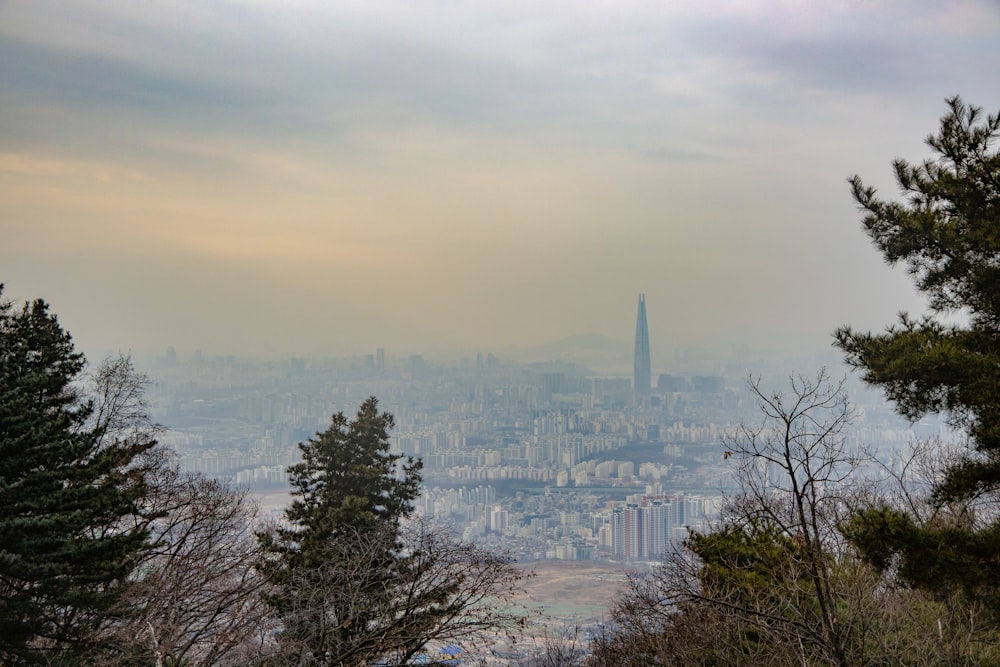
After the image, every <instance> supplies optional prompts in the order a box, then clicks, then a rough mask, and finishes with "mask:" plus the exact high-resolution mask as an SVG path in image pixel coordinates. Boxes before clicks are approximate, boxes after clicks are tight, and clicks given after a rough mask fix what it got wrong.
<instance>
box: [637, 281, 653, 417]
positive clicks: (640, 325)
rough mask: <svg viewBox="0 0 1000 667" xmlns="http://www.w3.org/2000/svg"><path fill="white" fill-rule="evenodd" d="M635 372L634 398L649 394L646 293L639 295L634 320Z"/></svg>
mask: <svg viewBox="0 0 1000 667" xmlns="http://www.w3.org/2000/svg"><path fill="white" fill-rule="evenodd" d="M634 370H635V372H634V373H633V376H632V390H633V391H634V392H635V395H636V398H640V397H644V396H648V395H649V390H650V386H651V379H650V362H649V326H648V325H647V324H646V295H645V294H640V295H639V315H638V316H637V317H636V320H635V365H634Z"/></svg>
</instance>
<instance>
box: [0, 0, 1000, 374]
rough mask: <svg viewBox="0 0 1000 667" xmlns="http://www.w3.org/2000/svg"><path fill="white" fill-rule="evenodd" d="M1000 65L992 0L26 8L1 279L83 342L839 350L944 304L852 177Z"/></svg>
mask: <svg viewBox="0 0 1000 667" xmlns="http://www.w3.org/2000/svg"><path fill="white" fill-rule="evenodd" d="M998 70H1000V3H997V2H996V1H995V0H982V1H979V2H975V1H971V0H970V1H962V0H959V1H956V2H949V3H941V2H916V1H910V0H907V1H903V0H895V1H894V0H885V1H884V2H867V1H864V2H863V1H854V2H838V1H835V0H834V1H830V2H822V3H820V2H780V1H771V0H768V1H766V2H764V1H761V2H748V1H743V2H722V1H719V2H698V3H695V2H650V1H642V2H640V1H636V2H630V1H628V0H616V1H614V2H579V1H577V0H574V1H573V2H566V1H562V0H553V1H548V2H539V1H537V0H534V1H531V2H522V1H517V0H514V1H508V2H487V1H482V2H480V1H476V2H467V3H456V2H438V1H436V0H427V1H425V2H412V1H409V0H407V1H401V2H380V1H365V2H339V1H336V0H334V1H332V2H263V1H247V2H238V1H224V0H218V1H210V2H209V1H198V2H194V1H188V0H170V1H164V2H149V3H146V2H143V3H138V2H133V1H131V0H127V1H105V2H97V1H94V2H79V1H76V0H57V1H49V0H0V282H3V283H5V285H6V286H5V290H4V293H5V296H6V297H7V298H12V299H15V300H18V301H20V300H25V299H32V298H36V297H41V298H44V299H45V300H46V301H48V302H49V303H50V304H51V306H52V309H53V311H54V312H56V313H57V314H58V315H59V318H60V322H61V323H62V324H63V326H64V327H66V328H67V329H68V330H70V331H71V332H72V334H73V336H74V339H75V340H76V342H77V344H78V346H79V347H80V348H81V349H83V350H84V351H86V352H88V354H89V355H93V354H95V353H97V354H102V353H105V352H108V351H131V352H133V353H147V352H150V353H155V352H160V353H162V352H163V351H164V350H165V349H166V348H167V347H168V346H174V347H175V348H176V349H177V351H178V355H179V356H185V355H189V354H190V353H191V352H192V351H193V350H194V349H201V350H203V351H204V352H205V353H227V354H236V355H249V356H267V357H281V356H302V355H323V356H341V355H353V354H363V353H369V352H372V351H374V350H375V348H384V349H385V350H386V354H387V355H388V356H392V355H395V354H399V355H407V354H417V353H423V354H434V353H447V352H448V351H460V350H461V351H476V350H482V351H501V352H502V351H503V350H508V349H512V348H513V346H533V345H540V344H543V343H548V342H551V341H555V340H559V339H562V338H565V337H568V336H574V335H578V334H600V335H602V336H607V337H610V338H612V339H615V340H620V341H623V343H628V342H629V341H630V340H631V338H632V336H633V333H634V327H635V315H636V302H637V295H638V294H639V293H640V292H643V293H645V295H646V304H647V312H648V320H649V327H650V337H651V342H652V347H653V349H654V356H655V351H656V350H670V349H680V348H685V347H687V346H720V347H728V346H732V345H747V346H749V347H750V348H751V349H754V350H762V349H769V350H776V351H778V352H781V351H787V352H789V353H791V352H795V353H809V352H810V351H812V350H816V351H825V350H828V349H829V348H830V345H831V341H832V333H833V331H834V330H835V329H836V328H837V327H838V326H841V325H844V324H851V325H853V326H855V327H857V328H861V329H882V328H883V327H884V326H885V325H887V324H889V323H891V322H892V321H893V320H894V319H895V316H896V313H897V312H898V311H900V310H908V311H910V312H913V313H915V312H920V311H922V309H923V303H924V302H923V300H922V299H921V298H920V297H919V295H917V294H916V293H915V291H914V290H913V288H912V284H911V282H910V280H909V278H908V277H907V276H906V274H905V271H904V270H903V269H902V268H901V267H895V268H891V267H888V266H886V265H885V264H884V263H883V262H882V260H881V257H880V256H879V255H878V253H877V252H876V251H875V250H874V248H873V247H872V246H871V245H870V242H869V240H868V238H867V237H866V236H865V234H864V232H863V231H862V229H861V222H860V221H861V215H860V213H859V212H858V210H857V206H856V204H855V203H854V202H853V200H852V199H851V196H850V192H849V188H848V185H847V178H848V177H849V176H851V175H852V174H860V175H861V176H862V177H863V178H864V179H865V181H866V182H867V183H869V184H871V185H875V186H876V187H878V188H879V190H880V192H881V193H883V194H884V195H885V196H887V197H894V196H895V194H896V190H895V186H894V182H893V180H892V177H891V171H890V163H891V161H892V159H894V158H900V157H901V158H905V159H909V160H912V161H918V160H922V159H924V158H926V157H928V156H929V150H928V149H927V147H926V146H925V145H924V143H923V141H924V138H925V137H926V136H927V135H928V134H930V133H932V132H933V131H935V130H936V129H937V127H938V121H939V119H940V117H941V116H942V115H944V113H945V111H946V105H945V102H944V100H945V99H946V98H948V97H950V96H953V95H956V94H959V95H961V96H962V97H963V99H965V100H966V101H967V102H969V103H972V104H976V105H979V106H982V107H984V108H985V110H986V111H989V112H993V113H996V112H997V111H998V110H1000V85H998V83H1000V78H998V75H997V72H998ZM654 365H656V364H654Z"/></svg>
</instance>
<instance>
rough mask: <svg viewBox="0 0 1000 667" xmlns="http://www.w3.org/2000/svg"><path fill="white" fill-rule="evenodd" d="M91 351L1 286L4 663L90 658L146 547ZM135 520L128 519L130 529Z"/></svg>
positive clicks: (134, 478) (126, 445)
mask: <svg viewBox="0 0 1000 667" xmlns="http://www.w3.org/2000/svg"><path fill="white" fill-rule="evenodd" d="M84 364H85V362H84V358H83V355H82V354H80V353H77V352H76V351H75V350H74V346H73V343H72V340H71V338H70V335H69V334H68V333H67V332H65V331H64V330H63V329H62V328H61V327H60V325H59V322H58V321H57V319H56V317H55V315H52V314H50V313H49V309H48V306H47V304H45V302H43V301H41V300H36V301H34V302H32V303H30V304H25V305H24V306H23V308H22V309H21V310H20V311H17V310H15V309H14V307H13V304H12V303H10V302H9V301H3V299H2V286H0V663H2V664H17V663H31V664H34V663H41V662H47V663H50V664H60V663H65V664H73V663H74V662H78V661H83V660H84V658H83V657H82V656H84V655H85V654H86V651H87V650H88V649H92V648H94V647H92V646H88V643H89V640H90V639H91V638H92V637H94V631H95V629H96V628H97V626H98V625H100V623H101V622H102V621H103V620H105V614H106V612H107V611H108V610H109V609H111V608H112V606H113V605H114V603H115V601H116V600H117V599H118V598H119V596H120V594H121V593H122V591H123V590H124V587H125V586H126V581H125V580H126V577H127V576H128V574H129V572H130V570H131V569H132V566H133V563H134V559H135V557H136V555H137V554H138V553H140V552H141V551H142V550H143V549H144V548H145V547H146V540H147V535H146V532H145V530H143V529H142V528H138V527H136V526H138V525H140V522H137V521H135V520H134V518H135V517H136V516H137V515H138V514H139V513H140V503H141V500H142V499H143V497H144V493H145V488H144V483H143V480H142V475H141V474H138V473H137V471H136V469H135V467H134V466H133V462H134V461H135V459H136V457H137V456H139V455H140V454H141V453H143V452H144V451H146V450H148V449H149V448H150V447H152V446H153V444H154V443H153V442H151V441H137V440H135V439H126V440H120V439H117V438H105V437H104V435H105V433H104V430H105V427H104V426H101V425H97V426H95V425H94V422H93V420H92V419H91V417H92V412H93V404H92V403H91V402H89V401H85V400H83V399H81V397H80V396H79V395H78V390H77V386H76V385H75V384H74V383H75V381H77V380H78V379H79V376H80V373H81V372H82V370H83V368H84ZM129 526H132V528H129Z"/></svg>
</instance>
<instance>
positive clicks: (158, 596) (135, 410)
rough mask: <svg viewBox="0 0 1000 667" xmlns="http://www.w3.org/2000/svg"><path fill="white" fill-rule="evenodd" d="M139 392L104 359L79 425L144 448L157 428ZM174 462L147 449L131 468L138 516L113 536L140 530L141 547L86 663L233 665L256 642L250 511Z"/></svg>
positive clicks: (259, 617) (128, 373) (128, 363)
mask: <svg viewBox="0 0 1000 667" xmlns="http://www.w3.org/2000/svg"><path fill="white" fill-rule="evenodd" d="M149 386H150V380H149V378H148V377H147V376H146V375H144V374H142V373H141V372H139V371H138V370H137V369H136V368H135V366H134V365H133V363H132V360H131V359H130V358H129V357H127V356H119V357H117V358H113V359H107V360H105V361H104V362H103V363H102V364H101V365H100V366H98V367H97V368H96V369H95V370H94V371H93V372H92V373H91V374H90V376H89V384H88V386H87V387H85V388H84V391H86V392H87V394H88V395H89V396H90V398H91V401H92V405H93V411H92V413H91V423H90V424H89V426H90V427H91V428H94V429H95V430H97V431H98V432H99V433H100V434H101V438H102V440H103V441H104V442H108V443H110V442H118V441H136V442H152V441H153V440H154V439H155V437H156V436H157V435H158V434H159V433H160V432H162V430H163V428H162V427H161V426H160V425H158V424H156V423H155V422H154V421H153V420H152V419H151V417H150V413H149V405H148V403H147V400H146V391H147V390H148V388H149ZM174 459H175V457H174V455H173V453H172V452H170V451H169V450H167V449H165V448H163V447H152V448H150V449H148V450H147V451H146V452H145V453H144V454H143V456H142V457H141V458H139V459H138V460H137V461H136V462H135V463H134V465H133V466H132V468H131V471H130V474H131V476H132V479H133V483H135V484H141V485H143V487H144V489H145V493H144V496H145V500H144V503H143V512H142V513H141V514H139V515H136V516H134V517H131V521H132V522H133V524H132V525H130V526H126V527H118V529H121V528H128V529H135V528H140V529H142V530H145V531H147V532H148V534H149V546H148V548H147V549H145V550H144V551H143V552H142V553H141V554H140V556H139V557H138V559H137V560H136V561H135V563H134V564H133V570H132V572H133V574H132V576H131V583H130V586H129V587H128V590H127V591H126V593H125V594H124V596H123V597H122V599H121V600H120V602H119V604H118V605H117V607H116V608H115V609H112V610H111V613H110V614H109V617H108V621H107V622H106V623H105V624H104V626H103V627H102V628H101V629H100V631H99V633H98V637H96V638H95V639H99V640H101V641H100V642H98V643H100V644H101V645H108V644H110V646H112V647H113V648H112V649H111V650H106V651H102V653H101V654H100V655H97V656H94V657H93V658H92V659H93V661H94V663H95V664H106V665H111V664H116V665H117V664H133V663H135V662H136V661H142V660H152V661H154V662H155V664H156V665H157V666H158V667H163V666H170V665H182V664H183V665H189V666H191V667H196V666H202V665H204V666H207V665H217V664H222V663H224V662H226V661H227V660H230V659H232V661H233V662H235V663H236V664H239V663H240V662H245V661H244V660H243V658H244V657H245V656H242V654H243V653H245V652H247V651H250V652H259V650H260V647H261V645H262V643H263V641H264V635H265V633H266V629H267V627H268V613H267V612H268V610H267V608H266V605H264V604H263V602H262V601H261V600H260V597H259V590H260V586H261V579H260V577H259V576H258V575H257V573H256V570H255V569H254V566H255V564H256V561H257V558H258V544H257V540H256V538H255V536H254V534H253V532H252V531H253V528H254V525H255V522H256V518H257V506H256V504H255V503H254V502H253V500H252V499H251V498H250V496H249V494H248V492H247V491H246V490H244V489H234V488H231V487H229V486H227V485H226V484H225V483H223V482H220V481H218V480H214V479H209V478H206V477H204V476H202V475H197V474H189V473H182V472H181V471H180V469H179V467H178V465H177V463H176V461H175V460H174ZM104 640H112V641H111V642H107V641H104Z"/></svg>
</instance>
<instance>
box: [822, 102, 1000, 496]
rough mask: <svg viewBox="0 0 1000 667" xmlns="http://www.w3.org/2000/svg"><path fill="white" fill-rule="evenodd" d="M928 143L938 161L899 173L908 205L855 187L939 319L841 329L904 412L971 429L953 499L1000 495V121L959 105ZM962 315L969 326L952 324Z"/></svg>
mask: <svg viewBox="0 0 1000 667" xmlns="http://www.w3.org/2000/svg"><path fill="white" fill-rule="evenodd" d="M948 105H949V107H950V112H949V113H948V114H947V115H946V116H945V117H944V118H942V119H941V129H940V132H939V133H938V134H937V135H936V136H930V137H928V138H927V145H928V146H930V148H931V149H933V150H934V152H935V153H936V156H935V158H934V159H932V160H926V161H924V162H923V163H922V164H919V165H913V164H910V163H908V162H906V161H905V160H896V161H895V162H894V163H893V167H894V170H895V174H896V180H897V181H898V184H899V188H900V191H901V192H902V194H903V196H904V197H905V200H904V201H902V202H900V201H885V200H883V199H880V198H879V197H878V196H877V193H876V191H875V189H874V188H871V187H867V186H865V185H864V183H863V182H862V181H861V179H860V177H858V176H854V177H853V178H852V179H851V181H850V182H851V186H852V190H853V193H854V198H855V199H856V200H857V202H858V204H859V205H860V206H861V208H862V209H863V210H864V211H865V217H864V227H865V231H866V232H867V233H868V235H869V236H870V237H871V239H872V241H873V243H874V244H875V246H876V247H877V248H878V249H879V251H880V252H881V253H882V255H883V257H884V258H885V260H886V261H887V262H888V263H889V264H896V263H898V262H902V263H904V264H905V265H906V267H907V269H908V272H909V273H910V274H911V275H912V276H913V277H914V281H915V283H916V286H917V289H919V290H920V291H921V292H923V293H924V294H925V295H927V297H928V298H929V305H930V311H931V312H930V314H929V315H928V316H925V317H922V318H919V319H916V318H912V317H909V316H908V315H906V314H905V313H904V314H901V315H900V321H899V323H898V324H896V325H895V326H892V327H889V328H888V329H887V330H886V331H885V332H884V333H880V334H871V333H861V332H855V331H854V330H852V329H851V328H850V327H844V328H842V329H840V330H839V331H837V334H836V338H837V345H838V346H839V347H840V348H841V349H842V350H844V352H845V353H846V357H847V362H848V363H849V364H851V365H853V366H855V367H857V368H860V369H862V371H863V373H864V379H865V380H866V381H867V382H868V383H870V384H873V385H875V386H878V387H881V388H882V389H883V390H884V391H885V393H886V395H887V396H888V398H889V399H891V400H892V401H894V402H895V403H896V407H897V409H898V410H899V412H900V413H901V414H903V415H904V416H905V417H908V418H910V419H914V420H916V419H918V418H920V417H921V416H923V415H925V414H929V413H942V414H944V415H946V416H947V417H948V418H949V419H950V421H951V423H952V424H954V425H955V426H958V427H962V428H964V429H966V430H967V431H968V433H969V434H970V436H971V437H972V440H973V445H974V447H975V450H976V452H975V454H974V455H972V456H970V457H968V458H967V459H966V460H965V461H963V462H962V463H961V464H959V465H956V466H952V467H951V468H950V469H949V470H947V471H946V472H947V476H946V478H945V480H944V481H943V483H942V484H941V485H940V487H939V488H938V495H939V497H940V498H942V499H962V498H968V497H972V496H974V495H976V494H979V493H982V492H986V491H990V490H993V489H995V488H997V486H1000V373H997V369H998V368H1000V153H998V152H997V151H996V149H995V147H994V144H995V143H996V141H997V137H998V132H1000V116H988V117H986V118H985V119H984V118H983V115H982V110H981V109H980V108H978V107H974V106H967V105H965V104H964V103H963V102H962V100H961V99H960V98H958V97H954V98H952V99H950V100H948ZM951 314H958V315H960V316H961V317H960V318H959V319H960V320H965V321H964V322H962V323H960V324H952V323H949V322H948V321H947V320H945V319H944V318H942V317H941V316H944V315H951Z"/></svg>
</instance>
